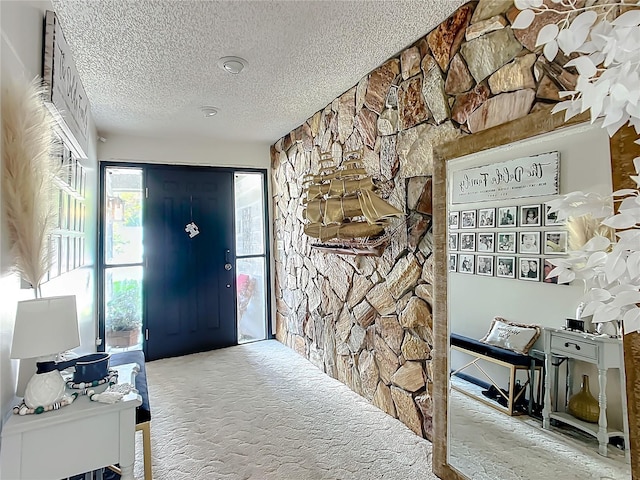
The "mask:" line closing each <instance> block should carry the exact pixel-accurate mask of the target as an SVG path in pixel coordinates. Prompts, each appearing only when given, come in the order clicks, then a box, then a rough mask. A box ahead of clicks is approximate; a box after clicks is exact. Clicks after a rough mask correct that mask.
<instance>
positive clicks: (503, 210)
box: [498, 207, 518, 227]
mask: <svg viewBox="0 0 640 480" xmlns="http://www.w3.org/2000/svg"><path fill="white" fill-rule="evenodd" d="M517 212H518V207H499V208H498V227H515V226H516V216H517Z"/></svg>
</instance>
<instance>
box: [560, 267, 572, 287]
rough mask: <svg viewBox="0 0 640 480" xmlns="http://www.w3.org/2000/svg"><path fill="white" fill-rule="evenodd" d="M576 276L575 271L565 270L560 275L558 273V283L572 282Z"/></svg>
mask: <svg viewBox="0 0 640 480" xmlns="http://www.w3.org/2000/svg"><path fill="white" fill-rule="evenodd" d="M575 278H576V274H575V273H574V272H572V271H571V270H565V271H564V272H562V273H561V274H560V275H558V283H560V284H564V283H571V282H573V281H574V280H575Z"/></svg>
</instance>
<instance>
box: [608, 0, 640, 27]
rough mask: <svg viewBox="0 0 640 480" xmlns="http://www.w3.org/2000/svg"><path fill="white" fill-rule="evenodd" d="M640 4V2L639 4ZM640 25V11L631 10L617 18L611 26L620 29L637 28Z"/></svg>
mask: <svg viewBox="0 0 640 480" xmlns="http://www.w3.org/2000/svg"><path fill="white" fill-rule="evenodd" d="M638 3H639V4H640V2H638ZM639 24H640V10H629V11H628V12H625V13H623V14H622V15H620V16H619V17H618V18H616V19H615V20H614V21H613V22H611V25H615V26H619V27H635V26H638V25H639Z"/></svg>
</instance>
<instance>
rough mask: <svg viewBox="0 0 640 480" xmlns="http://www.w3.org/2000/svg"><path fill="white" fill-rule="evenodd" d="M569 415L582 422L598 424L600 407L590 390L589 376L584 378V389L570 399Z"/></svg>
mask: <svg viewBox="0 0 640 480" xmlns="http://www.w3.org/2000/svg"><path fill="white" fill-rule="evenodd" d="M569 413H570V414H571V415H573V416H574V417H576V418H579V419H580V420H584V421H585V422H590V423H598V418H599V417H600V406H599V405H598V400H596V399H595V398H594V396H593V395H591V390H589V376H588V375H583V376H582V388H581V389H580V391H579V392H578V393H576V394H575V395H573V396H572V397H571V398H570V399H569Z"/></svg>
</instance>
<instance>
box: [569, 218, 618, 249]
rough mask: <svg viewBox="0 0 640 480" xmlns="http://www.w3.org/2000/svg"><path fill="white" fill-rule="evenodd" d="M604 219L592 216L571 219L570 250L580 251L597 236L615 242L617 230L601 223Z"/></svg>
mask: <svg viewBox="0 0 640 480" xmlns="http://www.w3.org/2000/svg"><path fill="white" fill-rule="evenodd" d="M601 221H602V219H596V218H593V217H592V216H591V215H583V216H581V217H569V219H568V220H567V232H568V234H569V250H579V249H581V248H582V246H583V245H584V244H585V243H587V242H588V241H589V240H591V239H592V238H593V237H595V236H596V235H601V236H603V237H607V238H608V239H609V240H611V241H613V240H614V238H615V230H614V229H613V228H611V227H607V226H606V225H602V224H601V223H600V222H601Z"/></svg>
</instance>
